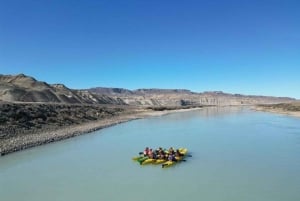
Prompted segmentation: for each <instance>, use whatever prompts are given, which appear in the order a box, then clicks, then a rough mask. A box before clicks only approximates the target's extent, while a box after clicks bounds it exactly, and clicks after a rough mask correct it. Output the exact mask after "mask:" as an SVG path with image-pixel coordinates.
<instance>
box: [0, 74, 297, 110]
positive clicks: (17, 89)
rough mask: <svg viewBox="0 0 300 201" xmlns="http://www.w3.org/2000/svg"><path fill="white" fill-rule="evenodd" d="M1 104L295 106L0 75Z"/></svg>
mask: <svg viewBox="0 0 300 201" xmlns="http://www.w3.org/2000/svg"><path fill="white" fill-rule="evenodd" d="M0 101H7V102H41V103H45V102H47V103H67V104H112V105H134V106H199V105H217V106H224V105H249V104H250V105H251V104H274V103H287V102H293V101H295V99H292V98H284V97H283V98H280V97H268V96H245V95H240V94H228V93H223V92H220V91H214V92H204V93H195V92H192V91H189V90H185V89H137V90H128V89H123V88H104V87H98V88H91V89H86V90H75V89H69V88H67V87H66V86H64V85H63V84H52V85H51V84H47V83H46V82H41V81H37V80H36V79H34V78H32V77H29V76H26V75H24V74H20V75H0Z"/></svg>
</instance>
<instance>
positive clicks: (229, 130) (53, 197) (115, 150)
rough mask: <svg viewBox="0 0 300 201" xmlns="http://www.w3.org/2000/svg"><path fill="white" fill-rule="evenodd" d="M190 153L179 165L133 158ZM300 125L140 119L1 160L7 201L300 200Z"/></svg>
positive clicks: (217, 118) (206, 112)
mask: <svg viewBox="0 0 300 201" xmlns="http://www.w3.org/2000/svg"><path fill="white" fill-rule="evenodd" d="M146 146H149V147H153V148H157V147H160V146H162V147H166V148H168V147H170V146H173V147H186V148H188V150H189V153H190V154H191V155H192V157H188V158H186V161H185V162H181V163H179V164H177V165H176V166H174V167H170V168H164V169H162V168H161V167H160V166H154V165H148V166H140V165H139V164H137V163H135V162H134V161H132V160H131V158H132V157H133V156H135V155H138V152H140V151H142V150H143V149H144V148H145V147H146ZM299 189H300V119H299V118H294V117H289V116H284V115H276V114H270V113H264V112H255V111H251V110H249V109H248V108H243V107H220V108H204V109H202V110H196V111H191V112H182V113H173V114H169V115H165V116H160V117H152V118H148V119H140V120H134V121H131V122H127V123H123V124H119V125H116V126H113V127H109V128H105V129H102V130H99V131H96V132H94V133H91V134H87V135H82V136H79V137H75V138H72V139H68V140H64V141H61V142H56V143H52V144H48V145H44V146H40V147H35V148H32V149H28V150H24V151H21V152H17V153H13V154H9V155H6V156H3V157H0V200H1V201H2V200H3V201H21V200H22V201H83V200H85V201H90V200H91V201H94V200H95V201H96V200H97V201H150V200H151V201H153V200H162V201H177V200H178V201H183V200H188V201H199V200H204V201H241V200H242V201H283V200H286V201H299V200H300V191H299Z"/></svg>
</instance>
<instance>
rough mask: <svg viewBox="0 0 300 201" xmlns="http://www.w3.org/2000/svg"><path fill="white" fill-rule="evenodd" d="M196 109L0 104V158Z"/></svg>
mask: <svg viewBox="0 0 300 201" xmlns="http://www.w3.org/2000/svg"><path fill="white" fill-rule="evenodd" d="M193 109H197V108H188V107H184V108H183V109H181V108H179V107H176V108H138V107H130V106H112V105H70V104H37V103H25V104H24V103H22V104H17V103H1V107H0V155H5V154H8V153H11V152H15V151H19V150H23V149H26V148H30V147H34V146H38V145H42V144H47V143H51V142H55V141H59V140H63V139H67V138H70V137H74V136H77V135H81V134H84V133H89V132H92V131H95V130H98V129H101V128H105V127H108V126H112V125H116V124H119V123H123V122H126V121H130V120H134V119H138V118H144V117H148V116H157V115H164V114H168V113H170V112H175V111H176V112H178V111H186V110H193Z"/></svg>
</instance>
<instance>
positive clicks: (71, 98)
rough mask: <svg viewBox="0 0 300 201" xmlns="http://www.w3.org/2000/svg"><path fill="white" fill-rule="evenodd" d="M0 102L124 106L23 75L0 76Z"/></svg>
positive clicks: (103, 97)
mask: <svg viewBox="0 0 300 201" xmlns="http://www.w3.org/2000/svg"><path fill="white" fill-rule="evenodd" d="M0 100H2V101H7V102H49V103H70V104H81V103H83V104H93V103H99V104H124V102H123V101H122V100H120V99H114V98H112V97H109V96H106V95H102V94H94V93H91V92H89V91H86V90H73V89H69V88H67V87H66V86H64V85H63V84H52V85H50V84H47V83H46V82H41V81H37V80H36V79H34V78H33V77H29V76H26V75H24V74H19V75H0Z"/></svg>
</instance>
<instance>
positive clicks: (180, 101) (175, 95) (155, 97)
mask: <svg viewBox="0 0 300 201" xmlns="http://www.w3.org/2000/svg"><path fill="white" fill-rule="evenodd" d="M87 90H88V91H91V92H93V93H97V94H105V95H107V96H111V97H113V98H119V99H122V100H123V101H124V102H125V103H126V104H129V105H142V106H187V105H194V106H198V105H219V106H222V105H253V104H271V103H286V102H293V101H295V100H296V99H294V98H288V97H271V96H252V95H250V96H247V95H241V94H229V93H224V92H222V91H207V92H203V93H196V92H192V91H190V90H186V89H137V90H128V89H121V88H103V87H99V88H92V89H87Z"/></svg>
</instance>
